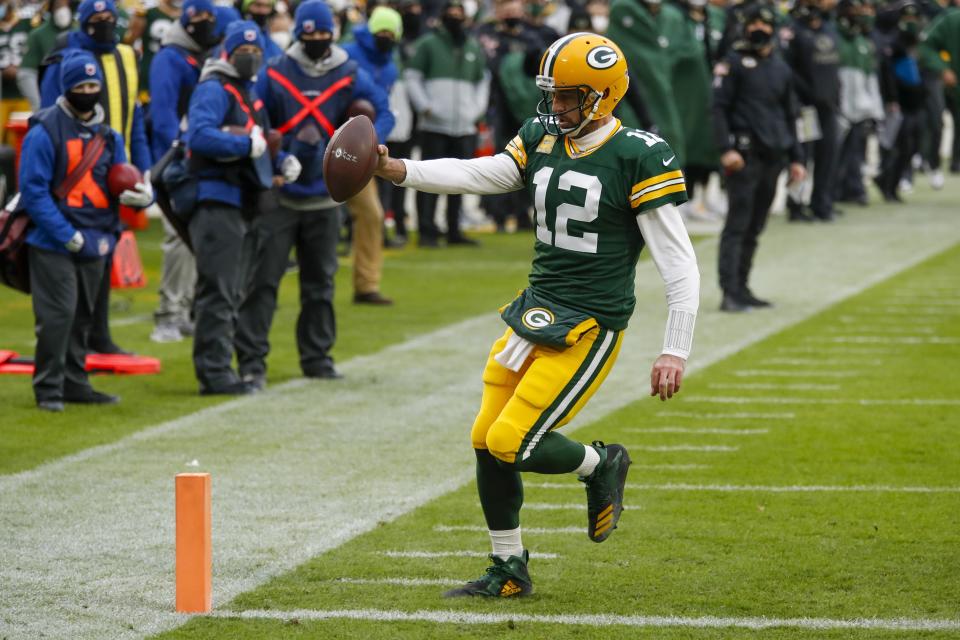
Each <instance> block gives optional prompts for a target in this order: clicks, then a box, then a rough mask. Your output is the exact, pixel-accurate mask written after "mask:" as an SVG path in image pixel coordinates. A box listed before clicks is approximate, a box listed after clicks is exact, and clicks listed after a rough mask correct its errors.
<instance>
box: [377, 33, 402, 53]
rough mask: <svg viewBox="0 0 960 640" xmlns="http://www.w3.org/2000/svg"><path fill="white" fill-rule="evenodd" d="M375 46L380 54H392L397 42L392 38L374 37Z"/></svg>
mask: <svg viewBox="0 0 960 640" xmlns="http://www.w3.org/2000/svg"><path fill="white" fill-rule="evenodd" d="M373 44H374V46H376V47H377V51H379V52H380V53H390V52H391V51H393V45H394V44H396V42H395V41H394V39H393V38H391V37H390V36H373Z"/></svg>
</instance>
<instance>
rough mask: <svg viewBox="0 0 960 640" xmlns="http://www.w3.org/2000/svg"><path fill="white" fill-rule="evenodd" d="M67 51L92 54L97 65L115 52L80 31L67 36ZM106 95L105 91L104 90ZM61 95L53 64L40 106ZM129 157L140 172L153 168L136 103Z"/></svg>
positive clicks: (46, 76)
mask: <svg viewBox="0 0 960 640" xmlns="http://www.w3.org/2000/svg"><path fill="white" fill-rule="evenodd" d="M69 49H84V50H86V51H89V52H90V53H92V54H93V57H94V58H96V59H97V64H100V56H101V55H103V54H104V53H109V52H110V51H113V50H114V49H116V44H113V43H111V44H101V43H99V42H96V41H95V40H94V39H93V38H91V37H90V36H88V35H87V34H85V33H83V32H82V31H71V32H70V33H69V34H68V35H67V46H66V47H65V48H64V49H63V53H66V52H67V50H69ZM104 93H106V88H104ZM62 95H63V87H62V86H60V62H59V61H57V62H54V63H53V64H51V65H50V66H49V67H47V69H46V71H44V74H43V82H42V84H41V85H40V106H41V107H49V106H52V105H53V104H54V103H55V102H56V101H57V98H59V97H60V96H62ZM129 142H130V155H131V156H132V162H133V164H135V165H137V168H138V169H140V171H146V170H147V169H149V168H150V167H151V166H152V165H153V154H151V153H150V145H149V144H147V127H146V125H145V124H144V119H143V107H141V106H140V104H139V103H137V105H136V106H135V107H134V108H133V123H132V124H131V127H130V141H129Z"/></svg>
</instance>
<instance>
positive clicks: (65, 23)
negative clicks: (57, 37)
mask: <svg viewBox="0 0 960 640" xmlns="http://www.w3.org/2000/svg"><path fill="white" fill-rule="evenodd" d="M72 22H73V13H72V12H71V11H70V7H60V8H59V9H55V10H54V11H53V25H54V26H55V27H56V28H57V29H66V28H67V27H69V26H70V23H72Z"/></svg>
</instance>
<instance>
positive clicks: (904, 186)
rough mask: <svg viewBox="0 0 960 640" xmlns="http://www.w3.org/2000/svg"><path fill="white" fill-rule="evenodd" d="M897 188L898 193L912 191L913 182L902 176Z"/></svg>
mask: <svg viewBox="0 0 960 640" xmlns="http://www.w3.org/2000/svg"><path fill="white" fill-rule="evenodd" d="M897 190H898V191H900V193H913V183H912V182H910V181H909V180H907V179H906V178H904V179H903V180H901V181H900V184H899V185H898V186H897Z"/></svg>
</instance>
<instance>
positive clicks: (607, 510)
mask: <svg viewBox="0 0 960 640" xmlns="http://www.w3.org/2000/svg"><path fill="white" fill-rule="evenodd" d="M593 448H594V449H596V450H597V453H599V454H600V462H599V463H597V467H596V469H594V470H593V473H591V474H590V475H589V476H587V477H586V478H580V481H581V482H583V483H584V484H585V485H587V537H589V538H590V539H591V540H593V541H594V542H603V541H604V540H606V539H607V538H609V537H610V534H611V533H613V530H614V529H616V528H617V522H619V521H620V513H621V512H622V511H623V487H624V485H626V483H627V471H628V470H629V468H630V455H629V454H628V453H627V450H626V448H624V446H623V445H619V444H611V445H604V444H603V443H602V442H600V441H599V440H595V441H594V442H593Z"/></svg>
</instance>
